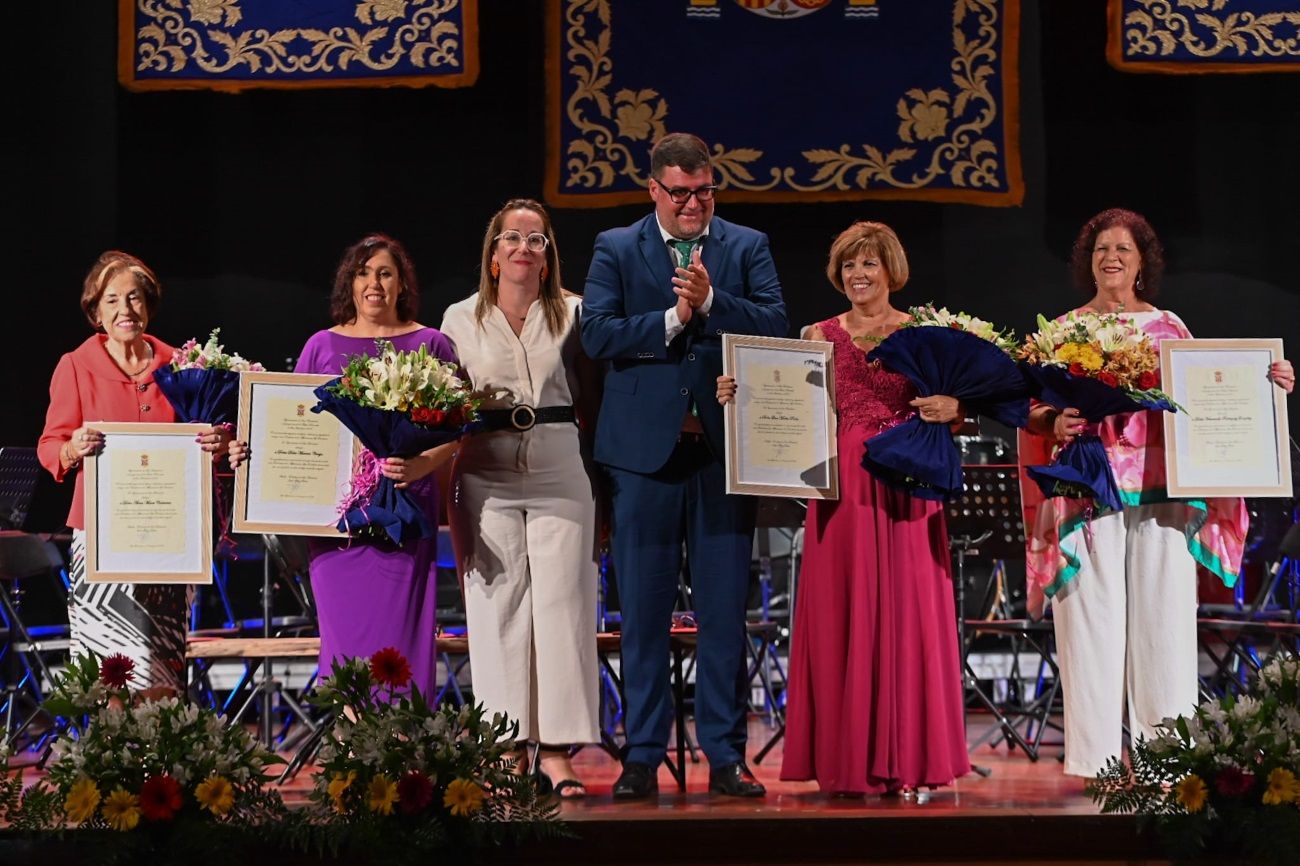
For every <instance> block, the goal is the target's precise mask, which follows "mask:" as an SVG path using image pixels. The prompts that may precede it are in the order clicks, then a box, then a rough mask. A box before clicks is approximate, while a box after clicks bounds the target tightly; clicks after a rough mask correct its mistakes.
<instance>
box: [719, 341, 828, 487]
mask: <svg viewBox="0 0 1300 866" xmlns="http://www.w3.org/2000/svg"><path fill="white" fill-rule="evenodd" d="M833 351H834V347H833V346H832V345H831V344H830V343H826V342H821V341H813V340H782V339H777V338H775V337H748V336H743V335H740V334H723V336H722V369H723V372H724V373H726V374H727V375H728V376H732V377H734V378H735V380H736V399H735V400H733V401H732V402H731V403H728V404H727V407H726V412H725V416H724V417H725V419H726V434H727V492H728V493H748V494H752V495H755V496H790V497H797V498H800V499H838V498H839V496H840V482H839V464H838V459H837V457H836V453H835V450H836V449H835V442H836V439H835V435H836V421H835V387H834V366H833V365H832V363H831V359H832V352H833Z"/></svg>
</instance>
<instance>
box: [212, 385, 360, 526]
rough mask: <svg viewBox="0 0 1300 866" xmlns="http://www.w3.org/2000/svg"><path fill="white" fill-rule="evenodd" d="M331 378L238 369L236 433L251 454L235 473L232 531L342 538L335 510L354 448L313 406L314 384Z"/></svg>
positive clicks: (348, 437) (349, 472)
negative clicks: (245, 443)
mask: <svg viewBox="0 0 1300 866" xmlns="http://www.w3.org/2000/svg"><path fill="white" fill-rule="evenodd" d="M335 378H337V377H335V376H326V375H318V374H310V373H266V372H263V373H240V374H239V425H238V431H237V433H236V435H237V436H238V438H239V439H241V440H242V441H244V442H247V443H248V444H249V450H250V454H249V459H248V461H247V462H246V463H244V464H243V465H242V466H240V467H239V469H238V470H236V472H235V506H234V516H233V527H234V531H235V532H251V533H266V534H277V535H311V536H320V537H327V538H342V537H346V533H343V532H340V531H339V530H338V527H337V526H336V524H337V522H338V519H339V515H338V511H337V508H338V503H339V502H340V501H341V500H342V498H343V494H344V491H345V488H346V485H347V484H348V483H349V482H350V481H351V479H352V461H353V459H354V458H355V456H356V453H357V451H358V450H359V447H360V446H359V443H358V442H357V441H356V437H355V436H353V435H352V431H350V430H348V428H347V427H345V426H343V424H342V422H340V421H339V420H338V419H337V418H335V417H334V416H333V415H330V414H329V413H326V412H321V413H319V414H317V413H314V412H312V411H311V408H312V407H313V406H315V405H316V403H317V399H316V395H315V393H314V392H315V390H316V388H318V387H319V386H321V385H323V384H325V383H326V382H329V381H330V380H332V379H335ZM277 440H278V441H277ZM331 491H332V492H331Z"/></svg>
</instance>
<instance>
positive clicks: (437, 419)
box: [429, 409, 447, 427]
mask: <svg viewBox="0 0 1300 866" xmlns="http://www.w3.org/2000/svg"><path fill="white" fill-rule="evenodd" d="M446 420H447V412H446V411H445V410H443V409H430V410H429V426H431V427H441V426H442V422H444V421H446Z"/></svg>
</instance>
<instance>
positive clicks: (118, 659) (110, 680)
mask: <svg viewBox="0 0 1300 866" xmlns="http://www.w3.org/2000/svg"><path fill="white" fill-rule="evenodd" d="M99 679H100V680H101V681H102V682H103V683H104V685H106V686H108V687H109V688H114V689H124V688H126V684H127V683H129V682H130V681H131V680H133V679H135V662H134V661H132V660H131V659H129V658H127V657H126V656H124V655H122V654H121V653H113V655H111V656H109V657H108V658H106V659H104V660H103V661H102V662H100V665H99Z"/></svg>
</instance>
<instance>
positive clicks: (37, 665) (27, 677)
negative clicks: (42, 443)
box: [0, 447, 63, 743]
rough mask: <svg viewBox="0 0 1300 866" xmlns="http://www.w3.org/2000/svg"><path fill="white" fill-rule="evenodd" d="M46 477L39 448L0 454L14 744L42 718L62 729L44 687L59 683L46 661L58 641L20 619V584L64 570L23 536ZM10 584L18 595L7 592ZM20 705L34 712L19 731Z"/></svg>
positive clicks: (2, 571) (34, 539)
mask: <svg viewBox="0 0 1300 866" xmlns="http://www.w3.org/2000/svg"><path fill="white" fill-rule="evenodd" d="M40 472H41V467H40V462H39V461H38V460H37V458H36V449H35V448H14V447H6V448H0V619H2V620H3V624H4V629H3V631H4V635H5V643H6V647H5V649H7V650H8V651H9V652H10V653H12V656H11V658H13V659H15V661H16V662H17V664H15V665H14V666H13V669H12V670H10V671H9V673H8V676H7V677H6V683H5V686H4V690H3V694H4V709H3V713H4V735H3V741H5V742H8V743H13V742H14V741H16V740H17V739H18V737H20V736H21V735H22V734H23V733H24V732H25V731H26V730H27V728H28V727H30V726H31V725H32V723H33V722H35V721H36V719H38V718H40V717H41V716H46V717H47V718H49V720H50V721H51V722H53V723H55V724H57V720H56V719H54V718H53V717H51V716H49V714H48V713H47V712H46V711H45V710H44V708H43V707H42V702H43V701H44V694H43V692H42V691H41V689H42V687H43V685H44V684H48V683H52V682H53V681H54V677H53V674H52V673H51V671H50V668H49V666H48V665H47V664H46V661H45V657H44V653H45V652H48V651H50V649H53V648H54V647H49V646H47V644H49V643H54V641H45V642H42V640H40V638H38V637H36V636H34V635H33V633H32V632H33V629H32V627H30V626H28V625H27V624H26V623H24V622H23V620H22V618H21V616H20V615H19V611H20V609H21V606H22V594H23V593H22V591H21V590H20V589H19V588H18V582H19V581H20V580H22V579H23V578H28V577H36V576H39V575H41V574H48V573H50V572H53V571H57V570H59V569H60V568H62V566H63V559H62V556H61V555H60V554H59V552H58V551H57V550H56V549H55V548H54V546H53V545H52V544H51V543H50V542H49V541H46V540H45V538H43V537H42V536H38V535H32V534H29V533H26V532H23V531H22V527H23V524H24V523H26V521H27V512H28V509H29V508H30V507H31V504H32V498H33V496H34V495H35V493H36V483H37V479H38V478H39V476H40ZM10 583H12V584H13V589H12V590H10V589H8V588H7V584H10ZM36 631H38V632H48V631H49V629H48V628H43V629H36ZM19 664H20V665H21V668H19V667H18V665H19ZM20 701H21V702H23V703H25V704H27V705H29V706H28V709H29V710H30V711H29V712H28V710H24V711H23V713H24V714H25V718H24V719H23V721H22V722H21V723H19V724H18V725H17V727H15V726H14V722H15V719H16V718H17V717H18V711H17V705H18V703H19V702H20Z"/></svg>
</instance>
